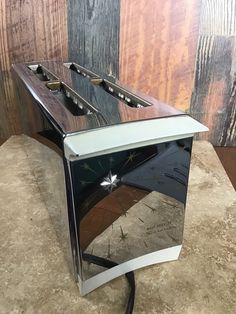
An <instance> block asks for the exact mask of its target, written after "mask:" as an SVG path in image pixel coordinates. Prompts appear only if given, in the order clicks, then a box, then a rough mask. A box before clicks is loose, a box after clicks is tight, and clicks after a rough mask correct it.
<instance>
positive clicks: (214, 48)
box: [190, 0, 236, 146]
mask: <svg viewBox="0 0 236 314" xmlns="http://www.w3.org/2000/svg"><path fill="white" fill-rule="evenodd" d="M235 12H236V1H235V0H229V1H226V0H221V1H219V0H217V1H210V0H203V3H202V12H201V27H200V32H201V33H200V37H199V42H198V48H197V60H196V70H195V80H194V88H193V95H192V100H191V110H190V112H191V114H192V115H193V116H194V117H195V118H196V119H198V120H200V121H201V122H202V123H204V124H206V125H207V126H208V127H209V129H210V132H209V133H206V134H204V135H203V134H201V135H200V136H199V138H201V139H207V140H210V141H211V142H212V143H213V144H214V145H218V146H236V91H235V83H236V76H235V70H236V28H235V23H236V15H235Z"/></svg>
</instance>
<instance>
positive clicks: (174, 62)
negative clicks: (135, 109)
mask: <svg viewBox="0 0 236 314" xmlns="http://www.w3.org/2000/svg"><path fill="white" fill-rule="evenodd" d="M235 19H236V0H165V1H160V0H148V1H147V0H132V1H125V0H80V1H76V0H48V1H44V0H38V1H36V0H21V1H19V0H1V1H0V80H1V81H0V138H1V137H8V136H10V135H11V134H17V133H21V131H22V130H23V127H22V124H23V123H24V122H23V121H24V120H23V119H22V117H21V110H20V106H19V104H18V102H17V99H16V98H15V97H14V87H13V83H12V79H11V74H10V67H11V63H16V62H22V61H30V60H40V59H64V60H67V59H68V58H69V59H70V60H74V61H77V62H79V63H81V64H82V65H84V66H86V67H89V68H93V69H95V70H97V71H98V72H99V71H101V72H105V73H108V74H110V75H111V76H113V77H118V76H119V79H120V80H121V81H122V82H123V83H124V84H126V85H130V86H131V87H133V88H135V89H138V90H141V91H143V92H145V93H147V94H149V95H152V96H154V97H156V98H158V99H160V100H162V101H165V102H167V103H169V104H171V105H173V106H175V107H177V108H180V109H182V110H185V111H190V112H191V114H192V115H193V116H194V117H195V118H197V119H199V120H200V121H202V122H203V123H205V124H206V125H208V126H209V127H210V132H209V134H205V135H204V136H201V138H205V139H209V140H210V141H211V142H212V143H213V144H215V145H222V146H236V120H235V116H236V85H235V82H236V80H235V77H236V76H235V72H236V65H235V58H236V57H235V52H236V39H235V38H236V37H235V36H236V30H235V28H236V21H235Z"/></svg>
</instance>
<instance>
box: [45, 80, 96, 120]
mask: <svg viewBox="0 0 236 314" xmlns="http://www.w3.org/2000/svg"><path fill="white" fill-rule="evenodd" d="M46 86H47V88H48V89H50V91H51V92H52V93H53V95H54V96H55V97H56V98H57V99H58V100H59V101H60V102H61V103H62V105H63V106H65V107H66V108H67V109H68V110H69V111H70V112H71V113H72V114H73V115H74V116H83V115H88V114H92V113H94V112H97V110H96V108H94V107H93V106H92V105H91V104H90V103H88V102H87V101H86V100H85V99H84V98H82V97H81V96H80V95H79V94H77V93H76V92H75V91H74V90H73V89H72V88H70V87H69V86H68V85H66V84H65V83H63V82H60V81H51V82H48V83H46Z"/></svg>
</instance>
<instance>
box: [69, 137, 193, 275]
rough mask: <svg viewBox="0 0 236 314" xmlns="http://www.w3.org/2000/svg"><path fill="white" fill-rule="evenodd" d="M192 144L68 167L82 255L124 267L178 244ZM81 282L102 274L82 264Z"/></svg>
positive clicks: (170, 144) (175, 143) (183, 142)
mask: <svg viewBox="0 0 236 314" xmlns="http://www.w3.org/2000/svg"><path fill="white" fill-rule="evenodd" d="M191 145H192V139H191V138H189V139H182V140H178V141H172V142H167V143H163V144H157V145H152V146H147V147H139V148H136V149H131V150H126V151H122V152H116V153H113V154H107V155H103V156H97V157H93V158H89V159H83V160H81V161H73V162H71V164H70V167H71V174H72V186H73V195H74V202H75V208H76V219H77V221H78V223H77V225H78V228H79V241H80V250H81V252H82V253H83V252H85V253H90V254H93V255H96V256H99V257H103V258H109V259H111V260H113V261H114V262H117V263H122V262H125V261H128V260H131V259H132V258H136V257H138V256H142V255H144V254H148V253H151V252H154V251H157V250H160V249H164V248H167V247H171V246H175V245H178V244H181V243H182V235H183V226H184V209H185V203H186V195H187V184H188V174H189V165H190V158H191ZM82 269H83V273H82V276H83V277H82V278H83V279H88V278H89V277H90V276H93V275H95V274H97V273H99V272H102V271H103V270H104V269H103V268H101V267H100V268H99V267H97V266H92V265H90V264H89V263H87V262H83V267H82Z"/></svg>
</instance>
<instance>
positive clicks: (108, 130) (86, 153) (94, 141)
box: [64, 115, 208, 160]
mask: <svg viewBox="0 0 236 314" xmlns="http://www.w3.org/2000/svg"><path fill="white" fill-rule="evenodd" d="M206 131H208V128H207V127H205V126H204V125H203V124H201V123H199V122H198V121H196V120H194V119H193V118H191V117H190V116H188V115H186V116H185V115H183V116H174V117H168V118H161V119H151V120H144V121H137V122H131V123H123V124H122V123H121V124H116V125H113V126H107V127H103V128H97V129H93V130H85V131H82V132H78V133H77V134H71V135H68V136H66V137H65V138H64V149H65V156H66V158H67V159H69V160H73V159H84V158H89V157H94V156H97V155H102V154H109V153H112V152H118V151H122V150H125V149H131V148H136V147H140V146H147V145H151V144H157V143H162V142H166V141H172V140H177V139H181V138H186V137H191V136H193V135H194V134H195V133H198V132H206Z"/></svg>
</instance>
